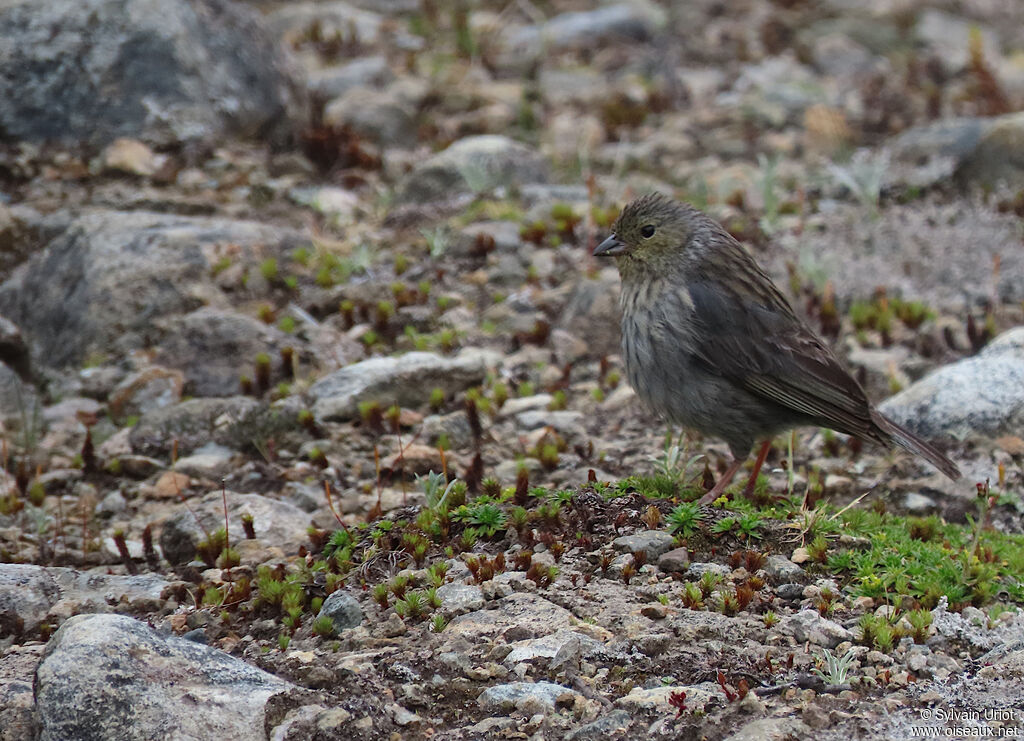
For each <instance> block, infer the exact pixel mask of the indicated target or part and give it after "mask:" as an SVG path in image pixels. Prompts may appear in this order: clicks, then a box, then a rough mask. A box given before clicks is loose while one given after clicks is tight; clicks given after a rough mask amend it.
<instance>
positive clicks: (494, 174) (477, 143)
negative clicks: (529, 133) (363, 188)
mask: <svg viewBox="0 0 1024 741" xmlns="http://www.w3.org/2000/svg"><path fill="white" fill-rule="evenodd" d="M547 179H548V165H547V161H546V160H545V159H544V158H543V157H542V156H541V155H540V154H539V153H538V152H536V151H534V150H533V149H530V148H529V147H527V146H526V145H524V144H520V143H519V142H516V141H513V140H512V139H509V138H508V137H505V136H498V135H485V136H471V137H466V138H464V139H460V140H458V141H457V142H455V143H454V144H452V145H451V146H450V147H448V149H446V150H444V151H443V152H440V153H438V154H435V155H433V156H432V157H429V158H428V159H427V160H426V161H424V162H422V163H421V164H419V165H417V167H416V168H415V169H414V170H413V171H412V173H411V174H410V175H409V176H408V177H407V178H406V180H405V182H404V183H403V184H402V186H401V187H400V189H399V195H398V202H399V203H402V204H409V203H432V202H437V201H449V200H451V199H453V198H455V197H456V196H459V195H468V194H474V193H479V192H482V191H486V190H491V189H493V188H497V187H499V186H505V187H508V186H510V185H517V184H521V183H528V182H536V181H540V182H546V181H547Z"/></svg>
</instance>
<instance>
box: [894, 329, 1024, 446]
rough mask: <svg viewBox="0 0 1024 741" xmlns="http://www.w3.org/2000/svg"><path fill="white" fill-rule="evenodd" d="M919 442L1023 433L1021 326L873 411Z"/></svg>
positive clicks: (1023, 344)
mask: <svg viewBox="0 0 1024 741" xmlns="http://www.w3.org/2000/svg"><path fill="white" fill-rule="evenodd" d="M879 409H880V411H881V412H882V413H883V414H885V415H886V416H888V417H891V418H892V419H893V420H894V421H895V422H897V423H899V424H901V425H905V426H906V427H908V428H910V429H911V430H913V431H914V432H916V433H917V434H918V435H920V436H921V437H923V438H925V439H935V438H955V439H963V438H965V437H967V436H969V435H972V434H973V435H985V436H989V437H998V436H999V435H1006V434H1014V433H1016V432H1019V431H1020V430H1021V429H1022V428H1024V327H1016V328H1014V329H1011V330H1009V331H1007V332H1004V333H1003V334H1001V335H999V336H998V337H997V338H996V339H994V340H993V341H992V342H991V343H989V344H988V345H987V346H986V347H985V348H984V349H982V351H981V352H980V353H978V354H977V355H976V356H974V357H971V358H964V359H963V360H960V361H958V362H956V363H952V364H950V365H947V366H944V367H942V368H938V369H937V370H935V371H933V372H932V373H930V374H928V375H927V376H925V377H924V378H922V379H921V380H920V381H918V382H917V383H915V384H914V385H912V386H911V387H910V388H908V389H905V390H904V391H901V392H900V393H899V394H897V395H896V396H894V397H892V398H891V399H888V400H886V401H885V402H883V403H882V404H881V405H880V406H879Z"/></svg>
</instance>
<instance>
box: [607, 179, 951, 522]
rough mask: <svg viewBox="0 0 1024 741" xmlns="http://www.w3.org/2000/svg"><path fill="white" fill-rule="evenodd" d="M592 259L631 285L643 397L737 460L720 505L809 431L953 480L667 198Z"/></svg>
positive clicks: (639, 206)
mask: <svg viewBox="0 0 1024 741" xmlns="http://www.w3.org/2000/svg"><path fill="white" fill-rule="evenodd" d="M612 230H613V231H612V235H611V236H610V237H608V238H607V239H606V240H604V241H603V242H602V243H601V244H599V245H598V246H597V248H596V249H595V250H594V255H597V256H608V257H615V258H616V261H617V263H618V267H619V275H620V277H621V278H622V299H621V304H622V350H623V357H624V360H625V366H626V374H627V376H628V377H629V382H630V384H632V386H633V388H634V389H635V390H636V392H637V395H638V396H639V397H640V398H641V399H642V400H643V401H644V402H646V403H647V405H648V406H650V407H651V408H652V409H653V410H654V411H656V412H659V413H661V414H663V415H664V416H666V417H667V418H668V419H669V420H670V421H672V422H674V423H677V424H680V425H683V426H684V427H689V428H691V429H694V430H697V431H699V432H701V433H704V434H708V435H713V436H715V437H719V438H722V439H724V440H725V441H726V442H727V443H728V444H729V449H730V451H731V452H732V456H733V462H732V464H731V465H730V466H729V468H728V469H727V470H726V471H725V473H724V474H722V477H721V478H720V479H719V480H718V483H716V484H715V486H714V488H712V489H711V491H709V492H708V493H707V494H706V495H705V496H704V498H703V499H701V503H702V504H707V503H708V502H711V501H714V500H715V499H716V498H717V497H718V496H719V495H720V494H721V493H722V492H723V491H724V490H725V487H726V486H728V485H729V482H730V481H731V480H732V478H733V476H735V475H736V471H737V470H739V467H740V466H741V465H742V463H743V461H744V460H745V459H746V458H747V456H748V455H749V454H750V450H751V448H752V447H753V444H754V442H755V440H757V439H765V438H769V440H768V441H766V442H765V443H764V444H763V445H762V447H761V450H760V453H759V455H758V458H757V461H756V463H755V465H754V471H753V474H752V475H751V478H750V482H749V483H748V484H747V493H748V495H749V493H750V492H751V491H752V490H753V484H754V482H755V481H756V479H757V475H758V472H759V471H760V469H761V465H762V464H763V463H764V458H765V456H766V455H767V453H768V449H769V447H770V438H771V437H772V436H773V435H775V434H777V433H779V432H782V431H783V430H787V429H790V428H792V427H797V426H800V425H815V426H818V427H829V428H831V429H833V430H837V431H839V432H843V433H846V434H848V435H853V436H855V437H858V438H861V439H863V440H872V441H874V442H876V443H880V444H882V445H884V446H886V447H891V446H892V445H893V444H894V443H895V444H896V445H900V446H901V447H903V448H906V449H907V450H909V451H910V452H912V453H914V454H916V455H919V456H921V457H922V458H924V459H925V460H927V461H928V462H929V463H931V464H932V465H933V466H935V467H936V468H938V469H939V470H940V471H942V473H944V474H945V475H946V476H948V477H949V478H951V479H954V480H956V479H958V478H960V470H959V469H958V468H957V467H956V464H954V463H953V462H952V461H951V460H949V458H947V457H946V456H944V455H943V454H942V453H940V452H939V451H938V450H936V449H935V448H934V447H932V446H931V445H930V444H929V443H927V442H925V441H924V440H922V439H921V438H919V437H918V436H917V435H915V434H914V433H912V432H910V430H907V429H905V428H903V427H901V426H900V425H898V424H896V423H895V422H893V421H892V420H890V419H887V418H886V417H884V416H882V414H880V413H879V412H878V411H877V410H875V409H874V407H872V405H871V402H869V401H868V398H867V395H866V394H865V393H864V389H863V388H861V386H860V384H859V383H857V381H856V380H854V379H853V377H852V376H851V375H850V374H849V373H848V372H847V371H846V370H845V369H844V368H843V366H842V365H841V364H840V362H839V361H838V360H837V359H836V356H835V355H834V354H833V353H832V350H830V349H829V347H828V345H827V344H825V342H823V341H822V340H821V339H819V338H818V337H817V335H815V334H814V332H812V331H811V330H810V329H809V328H808V327H807V325H805V324H804V323H803V322H802V321H800V319H799V318H798V317H797V315H796V314H795V313H794V311H793V309H792V307H791V306H790V305H789V302H788V301H787V300H786V299H785V297H784V296H783V295H782V293H781V292H780V291H779V289H778V288H776V286H775V284H774V283H773V282H772V280H771V278H769V277H768V275H767V274H766V273H765V272H764V271H763V270H762V269H761V268H760V267H759V266H758V265H757V263H756V262H754V259H753V258H752V257H751V256H750V254H749V253H748V252H747V251H746V250H745V249H744V248H743V247H742V246H741V245H740V243H739V242H737V241H736V240H735V239H733V237H732V236H730V235H729V233H728V232H726V231H725V229H723V228H722V227H721V226H720V225H719V224H718V223H717V222H715V221H714V220H713V219H711V218H710V217H708V216H707V215H706V214H704V213H702V212H700V211H698V210H697V209H695V208H693V207H692V206H690V205H688V204H684V203H680V202H678V201H674V200H672V199H670V198H667V197H665V196H662V195H659V194H652V195H647V196H644V197H642V198H639V199H637V200H636V201H633V202H632V203H630V204H629V205H628V206H626V207H625V208H624V209H623V210H622V213H621V214H620V216H619V218H618V220H617V221H616V222H615V224H614V225H613V227H612Z"/></svg>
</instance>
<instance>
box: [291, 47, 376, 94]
mask: <svg viewBox="0 0 1024 741" xmlns="http://www.w3.org/2000/svg"><path fill="white" fill-rule="evenodd" d="M392 79H394V75H393V74H392V72H391V68H390V67H388V60H387V59H386V58H385V57H383V56H374V57H359V58H357V59H353V60H352V61H350V62H347V63H345V64H339V65H332V66H330V67H324V68H323V69H316V70H311V71H310V72H309V73H308V74H307V75H306V89H307V90H309V92H311V93H313V94H314V95H316V96H317V97H319V98H320V100H331V99H333V98H338V97H341V96H342V95H344V94H345V93H347V92H348V91H349V90H352V89H353V88H357V87H379V86H381V85H385V84H387V83H389V82H391V80H392Z"/></svg>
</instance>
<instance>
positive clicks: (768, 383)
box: [687, 247, 876, 437]
mask: <svg viewBox="0 0 1024 741" xmlns="http://www.w3.org/2000/svg"><path fill="white" fill-rule="evenodd" d="M737 249H740V248H738V247H737ZM732 257H733V258H734V259H741V260H742V259H744V258H745V259H746V260H749V264H748V265H747V266H745V267H747V268H749V267H751V266H752V267H753V269H754V270H755V271H757V274H758V275H759V276H760V277H762V278H763V279H764V280H763V281H744V280H742V279H741V278H740V276H742V275H743V274H744V273H743V272H742V271H739V270H736V271H732V275H731V276H730V278H731V280H730V282H729V283H728V284H726V283H724V282H721V281H718V280H715V279H714V278H711V277H710V276H707V275H705V276H702V277H699V278H697V279H696V280H692V281H688V284H687V288H688V289H689V293H690V300H691V301H692V303H693V311H694V318H695V320H696V321H697V322H699V323H700V324H701V325H702V328H703V331H701V332H697V333H696V335H697V336H698V337H699V338H702V339H701V341H700V342H699V343H698V347H697V350H696V354H697V356H698V357H699V358H700V359H701V360H702V361H703V362H704V363H706V364H707V366H708V370H709V371H710V372H714V373H719V374H721V375H722V376H725V377H726V378H729V379H730V380H732V381H733V382H734V383H736V384H737V385H738V386H740V387H742V388H744V389H746V390H748V391H750V392H751V393H754V394H756V395H758V396H761V397H763V398H765V399H768V400H770V401H773V402H775V403H777V404H779V405H781V406H783V407H786V408H789V409H792V410H794V411H796V412H799V413H801V414H805V415H807V417H808V418H809V419H808V421H809V422H813V423H815V424H819V425H821V426H825V427H832V428H834V429H837V430H839V431H841V432H846V433H849V434H853V435H860V436H864V437H876V435H875V434H873V428H874V424H873V422H872V421H871V407H870V404H869V402H868V400H867V396H866V395H865V393H864V390H863V389H862V388H861V386H860V384H858V383H857V381H855V380H854V379H853V377H851V376H850V374H849V373H848V372H847V371H846V370H845V369H844V368H843V366H842V365H840V363H839V361H838V360H837V359H836V357H835V355H834V354H833V353H832V351H831V350H830V349H829V348H828V347H827V346H826V345H825V344H824V343H823V342H822V341H821V340H819V339H818V338H817V337H816V336H815V335H814V333H812V332H811V331H810V330H809V329H808V328H807V327H806V326H805V325H804V324H803V323H802V322H801V321H800V320H799V319H798V318H797V317H796V315H795V314H794V312H793V310H792V308H791V307H790V306H789V303H788V302H787V301H786V299H785V298H784V297H783V296H782V294H780V293H779V292H778V290H777V289H776V288H775V286H774V285H773V284H772V283H771V281H770V279H769V278H768V276H767V275H765V274H764V273H762V272H761V271H760V268H758V267H757V266H756V264H755V263H754V262H753V259H752V258H750V257H749V256H747V255H746V254H745V253H744V254H743V255H742V256H732Z"/></svg>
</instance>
